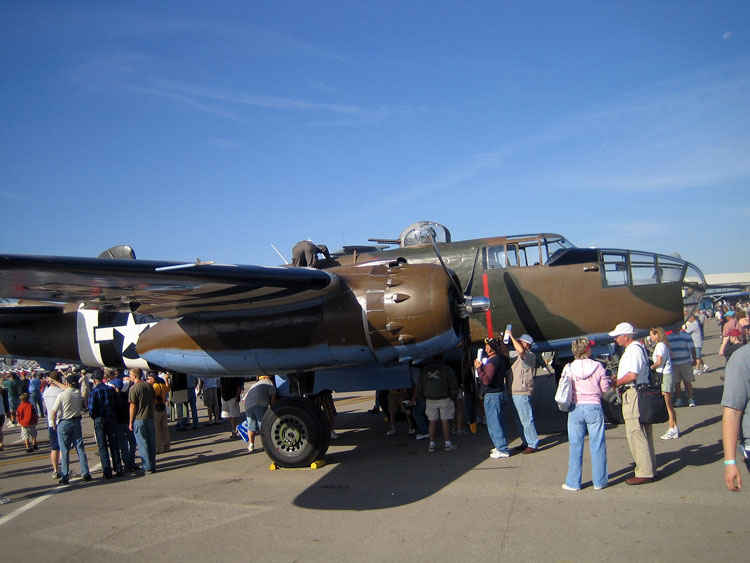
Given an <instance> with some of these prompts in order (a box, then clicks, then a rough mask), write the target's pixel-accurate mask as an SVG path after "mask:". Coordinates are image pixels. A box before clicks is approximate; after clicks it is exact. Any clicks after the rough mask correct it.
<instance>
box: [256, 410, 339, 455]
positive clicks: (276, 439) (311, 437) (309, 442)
mask: <svg viewBox="0 0 750 563" xmlns="http://www.w3.org/2000/svg"><path fill="white" fill-rule="evenodd" d="M326 426H327V425H324V424H322V423H321V419H320V417H319V416H317V415H316V413H315V408H314V405H308V404H307V402H306V401H299V400H296V401H295V400H286V401H281V402H279V403H277V404H275V405H272V406H271V408H269V409H268V410H267V411H266V414H265V416H264V417H263V423H262V427H261V436H262V439H263V449H264V450H265V452H266V453H267V454H268V457H270V458H271V459H272V460H273V461H274V462H275V463H276V465H278V466H279V467H309V466H310V464H311V463H312V462H313V461H315V460H316V459H319V457H320V455H321V450H322V449H323V446H324V442H323V440H322V436H321V431H322V430H321V429H322V428H325V427H326ZM325 448H326V449H327V444H325Z"/></svg>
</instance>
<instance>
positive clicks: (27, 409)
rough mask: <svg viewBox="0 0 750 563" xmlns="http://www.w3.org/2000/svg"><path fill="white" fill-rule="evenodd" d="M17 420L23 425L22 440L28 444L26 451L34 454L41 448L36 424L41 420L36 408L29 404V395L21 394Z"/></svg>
mask: <svg viewBox="0 0 750 563" xmlns="http://www.w3.org/2000/svg"><path fill="white" fill-rule="evenodd" d="M16 420H17V421H18V424H20V425H21V438H23V442H24V444H26V451H27V452H33V451H34V450H36V449H38V448H39V446H38V445H37V443H36V423H37V421H38V420H39V418H38V417H37V414H36V411H35V410H34V406H33V405H32V404H31V403H30V402H29V394H28V393H21V404H20V405H18V409H17V410H16Z"/></svg>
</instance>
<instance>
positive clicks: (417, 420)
mask: <svg viewBox="0 0 750 563" xmlns="http://www.w3.org/2000/svg"><path fill="white" fill-rule="evenodd" d="M426 407H427V401H425V400H424V399H423V398H420V397H417V400H416V404H415V405H414V424H415V425H416V427H417V434H427V431H428V430H429V428H428V421H427V415H426V414H425V408H426Z"/></svg>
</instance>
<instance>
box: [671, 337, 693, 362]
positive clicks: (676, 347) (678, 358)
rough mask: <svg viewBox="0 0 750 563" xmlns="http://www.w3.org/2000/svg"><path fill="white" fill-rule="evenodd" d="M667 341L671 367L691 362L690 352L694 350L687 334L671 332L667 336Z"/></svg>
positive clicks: (691, 340)
mask: <svg viewBox="0 0 750 563" xmlns="http://www.w3.org/2000/svg"><path fill="white" fill-rule="evenodd" d="M667 340H669V348H670V355H671V356H672V365H682V364H690V363H692V362H693V355H692V353H691V350H692V349H693V348H694V346H693V339H692V338H690V335H689V334H688V333H687V332H673V333H672V334H669V335H667Z"/></svg>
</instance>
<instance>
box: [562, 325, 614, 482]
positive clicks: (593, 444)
mask: <svg viewBox="0 0 750 563" xmlns="http://www.w3.org/2000/svg"><path fill="white" fill-rule="evenodd" d="M592 344H593V343H592V342H590V341H589V339H588V338H579V339H577V340H576V341H574V342H573V344H572V346H571V347H572V349H573V356H574V357H575V360H573V361H572V362H570V363H569V364H568V365H567V366H565V369H563V373H562V377H568V378H570V382H571V384H572V387H573V404H572V406H571V407H570V411H568V442H569V444H570V455H569V456H568V475H567V476H566V477H565V483H563V485H562V488H563V489H565V490H566V491H578V490H580V489H581V471H582V469H581V465H582V463H583V440H584V438H585V437H586V432H588V434H589V449H590V451H591V474H592V481H593V482H594V489H596V490H599V489H603V488H604V487H606V486H607V476H608V473H607V444H606V442H605V439H604V411H603V410H602V403H601V398H602V393H603V392H604V391H606V390H607V389H609V387H610V380H609V378H608V377H607V372H606V371H605V370H604V366H602V364H600V363H599V362H595V361H594V360H592V359H591V358H590V357H589V356H590V355H591V345H592Z"/></svg>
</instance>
